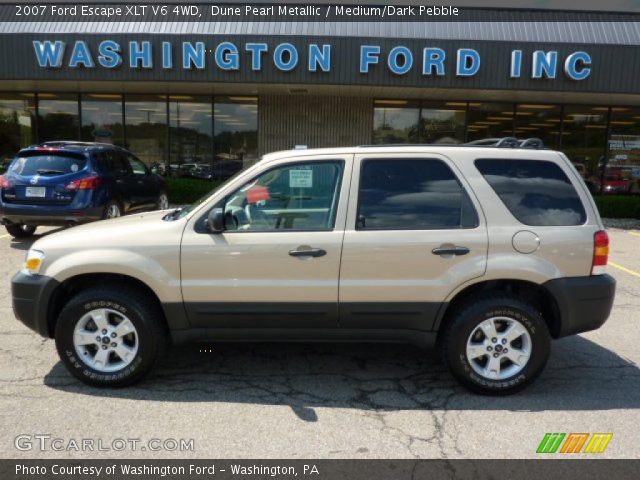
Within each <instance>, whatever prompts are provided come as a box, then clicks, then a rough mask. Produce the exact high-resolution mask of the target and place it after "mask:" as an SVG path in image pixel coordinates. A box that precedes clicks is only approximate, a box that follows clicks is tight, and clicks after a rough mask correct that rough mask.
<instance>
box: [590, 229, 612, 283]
mask: <svg viewBox="0 0 640 480" xmlns="http://www.w3.org/2000/svg"><path fill="white" fill-rule="evenodd" d="M608 261H609V235H607V232H605V231H604V230H600V231H598V232H596V233H595V235H594V236H593V266H592V268H591V275H600V274H603V273H605V272H606V267H607V262H608Z"/></svg>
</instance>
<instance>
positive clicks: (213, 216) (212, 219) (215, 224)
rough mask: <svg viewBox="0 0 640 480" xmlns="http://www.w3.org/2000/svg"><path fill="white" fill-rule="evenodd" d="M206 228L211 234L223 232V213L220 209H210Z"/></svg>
mask: <svg viewBox="0 0 640 480" xmlns="http://www.w3.org/2000/svg"><path fill="white" fill-rule="evenodd" d="M207 228H208V229H209V231H210V232H211V233H222V232H224V211H223V210H222V208H212V209H211V211H210V212H209V216H208V217H207Z"/></svg>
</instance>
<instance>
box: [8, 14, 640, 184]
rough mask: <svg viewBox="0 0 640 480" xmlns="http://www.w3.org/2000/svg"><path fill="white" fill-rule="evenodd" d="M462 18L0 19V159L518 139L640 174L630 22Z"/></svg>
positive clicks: (248, 158)
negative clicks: (70, 149) (35, 146)
mask: <svg viewBox="0 0 640 480" xmlns="http://www.w3.org/2000/svg"><path fill="white" fill-rule="evenodd" d="M465 18H467V19H468V18H469V17H465ZM43 19H44V20H43ZM473 19H474V20H473V21H460V22H458V21H456V22H453V21H437V22H433V21H431V22H374V21H366V22H353V21H351V22H349V21H326V22H323V21H301V22H300V21H298V22H296V21H283V22H275V21H262V22H261V21H252V22H241V21H232V20H229V21H222V20H219V21H201V22H153V21H148V22H144V21H143V22H101V21H77V22H73V23H71V22H68V21H59V20H55V19H54V18H50V19H49V21H45V20H47V19H46V16H45V17H41V18H39V19H38V20H37V21H35V20H34V21H15V18H12V19H9V18H8V17H7V15H5V18H2V16H0V62H1V64H2V68H1V69H0V158H10V157H11V156H12V155H13V154H15V152H16V151H17V150H18V149H19V148H20V147H24V146H26V145H29V144H32V143H36V142H43V141H50V140H61V139H64V140H86V141H94V140H96V141H104V142H112V143H115V144H119V145H123V146H126V147H127V148H129V149H130V150H131V151H133V152H134V153H135V154H136V155H137V156H138V157H140V158H141V159H143V160H144V161H145V162H147V163H148V164H153V163H156V162H159V163H164V164H173V165H178V164H183V163H214V164H221V163H224V162H227V161H234V162H242V163H243V164H245V165H246V164H248V163H251V162H253V161H255V160H256V159H257V158H259V156H260V155H262V154H264V153H267V152H271V151H274V150H281V149H289V148H293V147H294V146H296V145H306V146H308V147H310V148H311V147H328V146H345V145H359V144H377V143H462V142H466V141H472V140H477V139H482V138H487V137H504V136H516V137H519V138H527V137H538V138H541V139H542V140H543V141H544V142H545V144H546V145H547V146H548V147H550V148H556V149H560V150H562V151H564V152H565V153H566V154H567V155H568V156H569V157H570V158H571V159H572V161H574V163H576V164H582V165H584V172H585V174H586V175H594V174H597V172H598V171H599V168H598V167H599V166H601V165H603V164H604V163H605V162H607V163H608V165H615V166H621V167H624V168H623V169H622V170H624V171H625V172H626V174H627V175H630V176H634V177H636V178H640V80H639V79H640V17H639V16H638V15H635V14H625V13H593V12H566V11H550V10H545V11H535V12H531V11H523V10H511V11H506V10H482V9H476V10H474V11H473Z"/></svg>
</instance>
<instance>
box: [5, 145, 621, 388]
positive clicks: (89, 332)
mask: <svg viewBox="0 0 640 480" xmlns="http://www.w3.org/2000/svg"><path fill="white" fill-rule="evenodd" d="M501 145H503V146H508V147H509V148H502V146H501ZM522 147H523V146H522V144H518V142H499V145H498V146H497V147H496V146H493V147H486V146H437V145H432V146H377V147H353V148H336V149H321V150H293V151H287V152H279V153H274V154H269V155H266V156H265V157H264V158H263V159H262V160H261V161H260V162H258V163H257V164H256V165H254V166H252V167H250V168H248V169H247V170H245V171H244V172H242V173H240V174H239V175H238V176H236V177H235V178H232V179H231V180H230V181H228V182H227V183H226V184H224V185H223V186H221V187H219V188H218V189H217V190H216V191H215V192H213V193H211V194H210V195H208V196H207V197H206V198H203V199H202V200H200V201H199V202H196V203H195V204H193V205H191V206H188V207H185V208H182V209H177V210H174V211H166V210H165V211H158V212H153V213H146V214H142V215H136V216H131V217H125V218H118V219H114V220H108V221H104V222H98V223H96V224H92V225H85V226H80V227H77V228H74V229H71V230H68V231H63V232H59V233H56V234H53V235H49V236H45V237H43V238H41V239H39V240H38V241H37V242H36V243H35V244H34V245H33V247H32V248H31V250H29V252H28V254H27V258H26V263H25V267H24V269H23V270H22V271H21V272H19V273H18V274H16V276H15V277H14V278H13V307H14V311H15V314H16V316H17V317H18V319H20V320H21V321H22V322H24V323H25V324H26V325H27V326H29V327H30V328H32V329H33V330H35V331H37V332H38V333H40V334H41V335H43V336H45V337H50V338H55V342H56V346H57V349H58V352H59V354H60V357H61V359H62V361H63V363H64V364H65V365H66V367H67V368H68V369H69V370H70V371H71V373H73V375H75V376H76V377H78V378H79V379H81V380H82V381H84V382H86V383H89V384H91V385H97V386H123V385H127V384H131V383H133V382H135V381H137V380H139V379H140V378H142V376H143V375H145V374H146V373H147V372H148V371H149V370H151V368H152V367H153V366H154V365H155V364H156V362H157V361H158V359H159V358H161V357H162V356H163V355H165V351H166V347H167V346H168V345H169V344H170V343H171V342H173V343H184V342H189V341H229V340H241V339H246V340H250V341H256V340H262V341H302V340H304V341H370V342H377V341H383V342H390V341H391V342H413V343H418V344H422V345H425V344H434V343H435V344H437V345H438V346H439V347H440V349H441V351H442V355H443V358H444V361H445V362H446V364H447V365H448V367H449V369H450V370H451V372H452V373H453V375H454V376H455V377H456V378H457V379H458V380H459V381H460V382H461V383H462V384H463V385H465V386H466V387H468V388H470V389H472V390H474V391H476V392H480V393H486V394H507V393H512V392H515V391H517V390H519V389H521V388H523V387H525V386H526V385H528V384H529V383H531V382H532V381H533V380H534V379H535V378H536V377H537V376H538V375H539V374H540V373H541V372H542V370H543V368H544V365H545V363H546V362H547V358H548V357H549V349H550V341H551V339H552V338H560V337H564V336H567V335H573V334H576V333H580V332H585V331H588V330H593V329H596V328H598V327H600V326H601V325H602V324H603V323H604V322H605V320H606V319H607V317H608V316H609V313H610V310H611V307H612V304H613V298H614V292H615V280H614V279H613V278H612V277H611V276H609V275H607V274H606V273H604V268H605V266H606V263H607V255H608V248H609V247H608V237H607V234H606V233H605V231H604V227H603V225H602V221H601V220H600V217H599V215H598V211H597V209H596V206H595V204H594V202H593V199H592V198H591V195H590V194H589V192H588V190H587V187H586V185H585V184H584V182H583V180H582V179H581V177H580V175H579V174H578V172H577V171H576V170H575V168H574V167H573V166H572V165H571V163H570V162H569V160H568V159H567V158H566V157H565V156H564V155H563V154H562V153H560V152H555V151H550V150H543V149H539V148H522Z"/></svg>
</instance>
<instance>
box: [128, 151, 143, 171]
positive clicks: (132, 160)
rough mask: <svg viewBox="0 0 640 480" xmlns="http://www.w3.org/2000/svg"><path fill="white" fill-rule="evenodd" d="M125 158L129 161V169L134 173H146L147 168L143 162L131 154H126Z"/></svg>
mask: <svg viewBox="0 0 640 480" xmlns="http://www.w3.org/2000/svg"><path fill="white" fill-rule="evenodd" d="M127 160H128V162H129V165H130V166H131V170H133V173H135V174H136V175H145V174H146V173H147V169H146V167H145V166H144V163H142V162H141V161H140V160H138V159H137V158H136V157H134V156H133V155H127Z"/></svg>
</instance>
